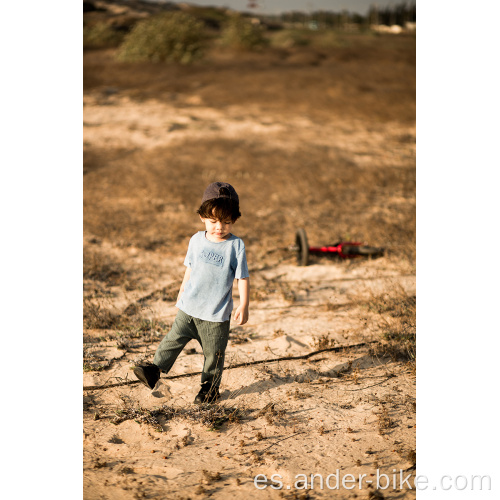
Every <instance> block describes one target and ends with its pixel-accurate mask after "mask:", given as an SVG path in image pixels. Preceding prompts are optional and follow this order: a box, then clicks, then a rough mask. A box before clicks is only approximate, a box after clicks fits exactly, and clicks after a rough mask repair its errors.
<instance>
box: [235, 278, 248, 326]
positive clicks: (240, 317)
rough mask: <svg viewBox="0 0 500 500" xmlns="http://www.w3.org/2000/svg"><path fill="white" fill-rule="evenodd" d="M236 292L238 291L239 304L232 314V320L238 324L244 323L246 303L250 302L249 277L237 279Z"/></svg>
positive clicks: (246, 315)
mask: <svg viewBox="0 0 500 500" xmlns="http://www.w3.org/2000/svg"><path fill="white" fill-rule="evenodd" d="M238 292H239V293H240V305H239V307H238V309H236V313H235V314H234V321H236V323H237V324H238V325H244V324H245V323H246V322H247V321H248V305H249V304H250V279H249V278H243V279H240V280H238Z"/></svg>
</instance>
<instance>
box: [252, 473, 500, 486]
mask: <svg viewBox="0 0 500 500" xmlns="http://www.w3.org/2000/svg"><path fill="white" fill-rule="evenodd" d="M253 483H254V486H255V487H256V488H257V489H259V490H264V489H266V488H268V487H270V488H273V489H275V490H282V489H285V490H291V489H293V490H305V489H308V490H324V489H327V490H340V489H344V490H354V489H359V490H361V489H364V488H369V487H373V488H375V489H378V490H387V489H393V490H403V489H410V490H411V489H415V490H427V489H433V490H437V489H440V490H444V491H447V490H458V491H462V490H466V489H468V490H471V491H482V490H485V491H489V490H491V477H490V476H480V475H468V476H466V475H458V476H448V475H444V476H442V477H440V478H439V479H438V480H437V481H435V482H433V483H431V481H429V478H428V477H427V476H424V475H418V476H413V475H412V473H408V472H406V471H403V470H399V471H396V470H395V469H393V472H392V474H382V473H381V472H380V470H379V469H377V471H376V474H374V475H368V474H358V475H355V474H343V475H341V474H340V470H339V469H337V470H336V471H335V473H333V474H328V475H327V476H326V477H323V475H322V474H309V475H308V474H297V475H296V476H295V480H294V481H293V484H285V483H284V481H283V477H282V476H281V475H280V474H273V475H272V476H270V477H269V478H268V477H267V476H266V475H265V474H257V475H256V476H255V477H254V480H253Z"/></svg>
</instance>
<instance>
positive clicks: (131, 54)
mask: <svg viewBox="0 0 500 500" xmlns="http://www.w3.org/2000/svg"><path fill="white" fill-rule="evenodd" d="M204 41H205V34H204V32H203V23H202V22H201V21H198V20H197V19H196V18H194V17H193V16H191V15H189V14H186V13H184V12H165V13H162V14H158V15H156V16H153V17H151V18H149V19H146V20H144V21H140V22H139V23H137V24H136V25H135V26H134V28H133V29H132V31H131V32H130V33H129V34H128V35H126V37H125V39H124V40H123V43H122V44H121V46H120V49H119V51H118V54H117V58H118V60H120V61H126V62H135V61H151V62H163V61H164V62H178V63H181V64H189V63H191V62H193V61H195V60H196V59H199V58H200V57H201V56H202V49H203V45H204Z"/></svg>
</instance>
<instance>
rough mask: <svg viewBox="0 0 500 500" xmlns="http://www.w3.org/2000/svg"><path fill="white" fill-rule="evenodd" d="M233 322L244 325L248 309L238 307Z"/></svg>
mask: <svg viewBox="0 0 500 500" xmlns="http://www.w3.org/2000/svg"><path fill="white" fill-rule="evenodd" d="M234 321H236V324H237V325H244V324H245V323H246V322H247V321H248V307H245V306H239V307H238V309H236V312H235V314H234Z"/></svg>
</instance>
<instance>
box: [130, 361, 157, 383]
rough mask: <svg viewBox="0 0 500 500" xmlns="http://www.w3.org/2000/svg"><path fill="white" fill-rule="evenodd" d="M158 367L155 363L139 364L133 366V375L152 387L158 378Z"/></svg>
mask: <svg viewBox="0 0 500 500" xmlns="http://www.w3.org/2000/svg"><path fill="white" fill-rule="evenodd" d="M160 373H161V372H160V369H159V368H158V367H157V366H156V365H152V364H151V365H141V366H136V367H135V368H134V374H135V376H136V377H137V378H138V379H139V380H140V381H141V382H142V383H143V384H144V385H145V386H146V387H149V388H150V389H154V388H155V385H156V382H158V380H160Z"/></svg>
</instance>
